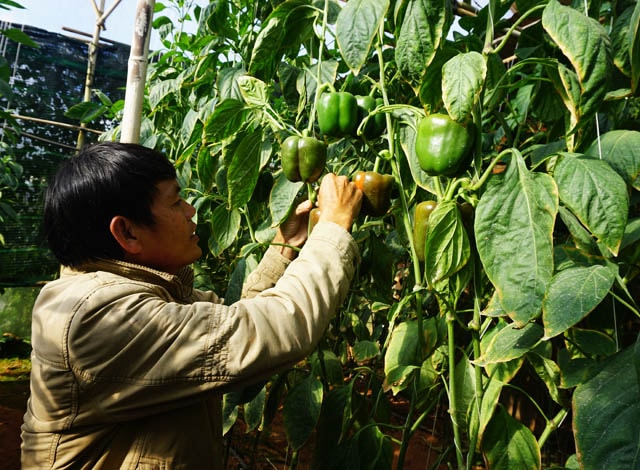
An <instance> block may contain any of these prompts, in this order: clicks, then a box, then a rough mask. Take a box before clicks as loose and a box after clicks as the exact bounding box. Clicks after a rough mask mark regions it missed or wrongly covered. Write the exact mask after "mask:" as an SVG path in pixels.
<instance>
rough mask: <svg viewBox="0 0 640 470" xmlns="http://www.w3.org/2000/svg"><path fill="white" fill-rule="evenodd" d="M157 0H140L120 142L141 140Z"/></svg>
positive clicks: (132, 44) (132, 43)
mask: <svg viewBox="0 0 640 470" xmlns="http://www.w3.org/2000/svg"><path fill="white" fill-rule="evenodd" d="M154 7H155V0H139V1H138V8H137V9H136V19H135V24H134V28H133V40H132V41H131V53H130V55H129V65H128V70H127V88H126V90H125V95H124V114H123V117H122V124H121V135H120V141H121V142H127V143H139V142H140V122H141V115H142V102H143V98H144V85H145V80H146V76H147V64H148V62H147V57H148V55H149V40H150V38H151V22H152V20H153V9H154Z"/></svg>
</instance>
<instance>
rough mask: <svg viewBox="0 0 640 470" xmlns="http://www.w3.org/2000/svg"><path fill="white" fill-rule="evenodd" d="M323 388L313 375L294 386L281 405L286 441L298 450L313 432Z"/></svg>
mask: <svg viewBox="0 0 640 470" xmlns="http://www.w3.org/2000/svg"><path fill="white" fill-rule="evenodd" d="M322 397H323V388H322V382H320V381H319V380H318V379H317V378H316V377H315V376H314V375H309V376H308V377H307V378H306V379H304V380H303V381H302V382H300V383H298V384H296V385H295V386H294V387H293V388H292V389H291V390H289V393H288V394H287V398H286V399H285V401H284V404H283V410H282V413H283V417H284V428H285V432H286V433H287V440H288V441H289V444H290V445H291V447H292V448H293V450H298V449H300V447H302V445H303V444H304V443H305V442H306V441H307V439H308V438H309V436H310V435H311V433H312V431H313V430H314V428H315V426H316V423H317V422H318V418H319V417H320V410H321V407H322Z"/></svg>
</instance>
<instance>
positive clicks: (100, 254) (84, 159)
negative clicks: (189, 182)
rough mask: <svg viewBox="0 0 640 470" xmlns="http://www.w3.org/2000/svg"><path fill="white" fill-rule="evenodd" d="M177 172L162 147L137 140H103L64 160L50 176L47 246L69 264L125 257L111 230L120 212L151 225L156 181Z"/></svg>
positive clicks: (45, 214)
mask: <svg viewBox="0 0 640 470" xmlns="http://www.w3.org/2000/svg"><path fill="white" fill-rule="evenodd" d="M175 177H176V171H175V168H174V166H173V164H172V163H171V162H170V161H169V160H168V159H167V158H166V157H165V156H164V155H163V154H162V153H160V152H158V151H156V150H153V149H150V148H147V147H144V146H142V145H138V144H124V143H117V142H102V143H98V144H94V145H91V146H88V147H85V148H84V149H82V150H81V151H80V152H79V153H78V154H77V155H76V156H74V157H72V158H70V159H69V160H66V161H65V162H64V163H63V164H62V165H61V166H60V168H59V169H58V172H57V173H56V174H55V176H54V177H53V178H52V179H51V180H50V181H49V184H48V187H47V189H46V192H45V200H44V230H45V234H46V236H47V241H48V243H49V248H50V249H51V251H53V254H54V255H55V257H56V258H57V260H58V261H59V262H60V263H62V264H63V265H66V266H77V265H79V264H81V263H83V262H86V261H89V260H95V259H99V258H112V259H122V258H123V256H124V253H123V251H122V249H121V247H120V245H119V244H118V242H117V241H116V240H115V238H114V237H113V235H111V232H110V230H109V225H110V223H111V219H112V218H113V217H114V216H116V215H121V216H124V217H127V218H129V219H131V220H132V221H134V222H136V223H140V224H143V225H148V226H152V225H153V224H154V220H153V215H152V214H151V204H152V202H153V198H154V195H155V193H156V184H157V183H159V182H160V181H165V180H171V179H174V178H175Z"/></svg>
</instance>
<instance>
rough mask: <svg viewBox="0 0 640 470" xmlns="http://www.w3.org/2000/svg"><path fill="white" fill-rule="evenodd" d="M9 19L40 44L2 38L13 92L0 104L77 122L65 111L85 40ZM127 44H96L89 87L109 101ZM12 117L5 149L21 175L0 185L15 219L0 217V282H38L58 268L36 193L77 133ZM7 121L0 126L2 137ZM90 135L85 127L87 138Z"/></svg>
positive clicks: (96, 125) (78, 82)
mask: <svg viewBox="0 0 640 470" xmlns="http://www.w3.org/2000/svg"><path fill="white" fill-rule="evenodd" d="M8 26H9V27H13V28H19V29H20V28H23V29H24V32H25V33H26V34H28V35H29V36H30V37H31V38H32V39H33V40H34V41H35V42H36V43H38V44H39V46H40V47H39V48H32V47H25V46H18V44H16V43H14V42H12V41H6V43H5V44H4V45H3V47H2V53H3V56H4V58H5V60H6V61H7V63H8V64H9V66H10V69H11V73H12V78H11V85H12V88H13V91H14V95H13V97H11V99H10V100H9V99H8V97H6V96H4V97H0V107H1V108H2V109H7V110H9V111H11V112H12V113H14V114H18V115H21V116H28V117H36V118H39V119H45V120H50V121H55V122H62V123H67V124H73V125H78V123H77V122H74V121H72V120H71V119H69V118H67V117H65V115H64V114H65V112H66V111H67V110H68V109H69V108H70V107H71V106H73V105H75V104H78V103H80V102H81V101H82V99H83V96H84V84H85V79H86V71H87V61H88V45H87V43H86V42H85V41H81V40H78V39H76V38H73V37H69V36H65V35H62V34H57V33H52V32H48V31H44V30H42V29H39V28H34V27H31V26H23V25H8ZM129 51H130V48H129V46H128V45H124V44H119V43H114V44H113V45H111V44H105V45H102V46H101V47H100V48H99V51H98V58H97V63H96V69H95V78H94V89H98V90H100V91H102V92H103V93H104V94H105V95H107V96H108V97H109V98H110V99H111V100H112V101H113V102H115V101H118V100H121V99H124V89H125V85H126V79H127V62H128V58H129ZM96 100H97V98H96ZM18 123H19V124H20V126H21V130H22V135H21V136H20V138H19V139H18V141H17V142H11V146H10V149H11V150H10V151H11V155H12V158H13V160H14V161H16V162H17V163H19V164H20V165H21V166H22V169H23V174H22V175H21V176H20V184H19V185H18V187H17V188H15V189H12V190H7V189H4V190H2V199H1V200H2V201H3V202H5V203H9V204H10V205H11V207H12V208H13V210H14V211H15V212H16V214H17V218H7V217H5V218H4V221H1V222H0V224H1V225H2V226H1V227H0V233H2V234H3V236H4V238H5V245H4V246H1V245H0V287H16V286H31V285H37V284H39V283H41V282H43V281H47V280H50V279H52V278H54V277H55V276H56V274H57V272H58V269H59V267H58V264H57V262H56V261H55V259H54V258H53V255H52V254H51V252H50V251H49V249H48V248H47V246H46V240H45V238H44V236H43V233H42V228H41V220H42V196H43V190H44V188H45V187H46V182H47V180H48V178H49V177H50V176H51V175H52V174H53V173H54V172H55V170H56V168H57V167H58V165H59V164H60V163H61V162H62V161H63V160H64V159H66V158H69V157H70V156H72V155H73V154H74V153H75V150H74V149H75V146H76V142H77V139H78V133H77V131H74V130H70V129H65V128H62V127H59V126H55V125H51V124H44V123H40V122H33V121H28V120H20V119H19V120H18ZM6 125H7V123H6V122H5V123H4V125H3V126H2V128H0V137H1V138H2V139H3V140H4V139H5V138H6V137H7V135H5V133H4V130H5V127H4V126H6ZM113 125H114V123H112V122H110V121H109V120H107V119H99V120H97V121H96V122H92V123H90V124H89V125H88V127H90V128H93V129H100V130H108V129H109V128H110V127H111V126H113ZM96 140H97V135H96V134H93V133H87V134H86V143H91V142H94V141H96ZM0 151H2V150H0ZM0 157H2V155H0Z"/></svg>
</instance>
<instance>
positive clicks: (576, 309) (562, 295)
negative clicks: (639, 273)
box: [542, 265, 616, 339]
mask: <svg viewBox="0 0 640 470" xmlns="http://www.w3.org/2000/svg"><path fill="white" fill-rule="evenodd" d="M615 279H616V270H614V269H612V268H611V267H609V266H600V265H594V266H578V267H575V268H568V269H565V270H563V271H560V272H559V273H557V274H556V275H555V276H553V278H552V279H551V283H550V284H549V288H548V289H547V295H546V297H545V299H544V302H543V304H542V322H543V323H544V333H545V337H546V338H545V339H549V338H553V337H554V336H557V335H559V334H561V333H564V332H565V331H566V330H567V329H568V328H571V327H572V326H573V325H575V324H576V323H578V322H579V321H580V320H582V319H583V318H584V317H586V316H587V315H588V314H589V313H590V312H591V311H592V310H593V309H594V308H596V307H597V306H598V304H600V302H602V299H604V298H605V297H606V295H607V293H608V292H609V289H611V286H612V285H613V282H614V281H615Z"/></svg>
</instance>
